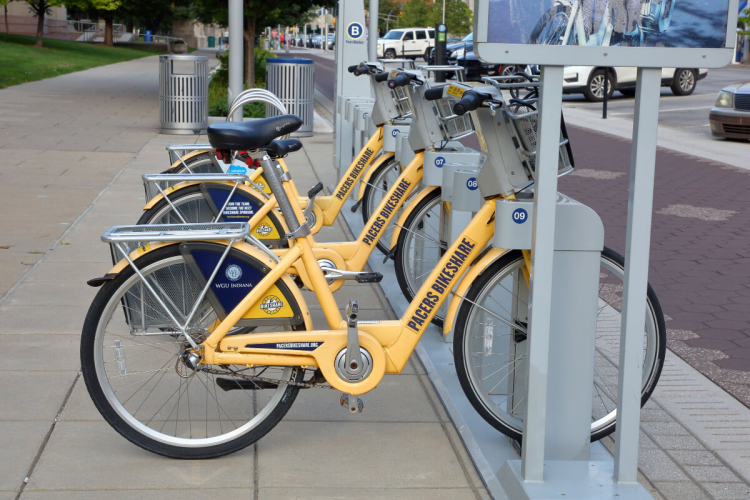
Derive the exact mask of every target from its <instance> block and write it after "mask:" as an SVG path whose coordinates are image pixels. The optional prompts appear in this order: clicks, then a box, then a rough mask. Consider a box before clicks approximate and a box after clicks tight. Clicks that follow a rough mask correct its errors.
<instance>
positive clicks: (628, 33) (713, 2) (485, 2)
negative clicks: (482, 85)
mask: <svg viewBox="0 0 750 500" xmlns="http://www.w3.org/2000/svg"><path fill="white" fill-rule="evenodd" d="M738 1H739V0H477V15H476V16H475V40H476V43H477V44H478V52H479V54H480V57H481V58H482V59H484V60H486V61H489V62H496V63H521V62H523V63H526V64H580V65H586V64H588V65H607V66H615V65H617V66H641V67H662V66H666V67H675V66H679V67H717V66H724V65H726V64H728V63H729V62H730V60H731V57H732V51H733V49H734V46H735V43H736V36H735V30H736V24H737V12H738ZM646 49H650V50H646ZM519 57H520V59H519ZM509 58H510V59H509ZM586 58H588V59H586Z"/></svg>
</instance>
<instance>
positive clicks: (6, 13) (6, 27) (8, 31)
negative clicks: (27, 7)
mask: <svg viewBox="0 0 750 500" xmlns="http://www.w3.org/2000/svg"><path fill="white" fill-rule="evenodd" d="M5 32H6V33H8V34H10V29H9V28H8V4H5Z"/></svg>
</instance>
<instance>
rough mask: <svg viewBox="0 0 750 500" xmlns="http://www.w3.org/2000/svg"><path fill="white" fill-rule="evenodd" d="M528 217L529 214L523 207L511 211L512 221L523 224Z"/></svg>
mask: <svg viewBox="0 0 750 500" xmlns="http://www.w3.org/2000/svg"><path fill="white" fill-rule="evenodd" d="M528 219H529V214H528V212H527V211H526V210H524V209H523V208H517V209H515V210H514V211H513V222H515V223H516V224H523V223H524V222H526V221H527V220H528Z"/></svg>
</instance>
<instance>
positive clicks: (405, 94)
mask: <svg viewBox="0 0 750 500" xmlns="http://www.w3.org/2000/svg"><path fill="white" fill-rule="evenodd" d="M409 87H410V85H406V86H404V87H396V88H394V89H391V97H392V98H393V103H394V104H395V105H396V109H398V113H399V118H408V117H410V116H411V115H412V107H411V100H410V99H409V91H408V89H409Z"/></svg>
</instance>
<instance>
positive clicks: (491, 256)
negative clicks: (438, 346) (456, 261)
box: [443, 248, 509, 335]
mask: <svg viewBox="0 0 750 500" xmlns="http://www.w3.org/2000/svg"><path fill="white" fill-rule="evenodd" d="M508 252H509V250H506V249H504V248H493V249H491V250H490V251H489V252H487V253H486V254H485V255H484V256H483V257H482V258H481V259H479V261H478V262H476V263H474V264H472V266H471V268H470V269H469V270H468V271H467V272H466V274H465V275H464V276H463V278H461V281H460V282H459V283H458V286H457V287H456V290H455V291H454V293H453V296H452V297H451V300H450V302H449V304H448V311H447V312H446V313H445V321H444V322H443V335H447V334H449V333H450V332H452V331H453V323H454V321H455V319H456V314H457V313H458V306H460V305H461V301H462V300H463V299H462V298H461V297H465V296H466V292H467V291H468V290H469V287H470V286H471V284H472V283H474V280H475V279H476V278H477V277H478V276H479V275H480V274H481V273H482V271H484V270H485V269H487V268H488V267H489V266H490V265H491V264H492V263H493V262H495V261H496V260H497V259H499V258H500V257H502V256H503V255H505V254H506V253H508ZM459 295H460V296H461V297H459Z"/></svg>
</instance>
